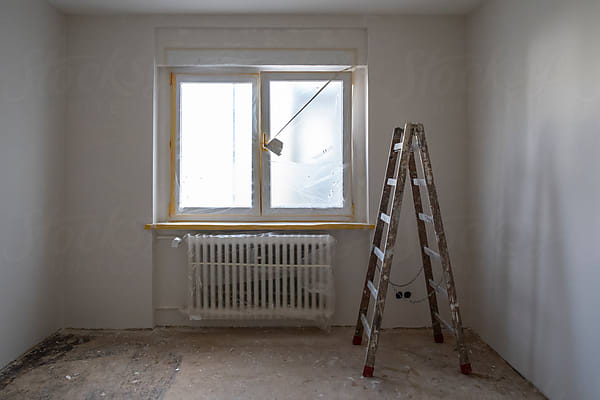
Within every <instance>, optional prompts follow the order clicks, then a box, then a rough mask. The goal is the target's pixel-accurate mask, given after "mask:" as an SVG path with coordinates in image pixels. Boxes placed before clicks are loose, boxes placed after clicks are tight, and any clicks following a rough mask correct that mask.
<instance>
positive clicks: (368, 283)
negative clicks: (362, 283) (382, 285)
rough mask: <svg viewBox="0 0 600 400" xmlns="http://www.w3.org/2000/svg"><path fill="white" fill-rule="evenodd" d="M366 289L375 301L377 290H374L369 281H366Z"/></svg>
mask: <svg viewBox="0 0 600 400" xmlns="http://www.w3.org/2000/svg"><path fill="white" fill-rule="evenodd" d="M367 287H368V288H369V290H370V291H371V295H372V296H373V299H375V300H377V293H378V292H379V291H378V290H377V289H375V285H373V282H371V281H370V280H369V281H367Z"/></svg>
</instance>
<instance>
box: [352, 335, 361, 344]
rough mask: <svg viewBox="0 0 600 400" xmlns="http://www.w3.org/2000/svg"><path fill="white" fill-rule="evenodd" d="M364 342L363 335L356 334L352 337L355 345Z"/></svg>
mask: <svg viewBox="0 0 600 400" xmlns="http://www.w3.org/2000/svg"><path fill="white" fill-rule="evenodd" d="M361 343H362V336H354V338H353V339H352V344H353V345H355V346H359V345H360V344H361Z"/></svg>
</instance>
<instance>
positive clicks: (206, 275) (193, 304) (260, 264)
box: [186, 234, 334, 321]
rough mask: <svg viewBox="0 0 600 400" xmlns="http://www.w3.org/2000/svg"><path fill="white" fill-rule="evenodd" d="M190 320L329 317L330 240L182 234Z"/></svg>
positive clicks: (331, 307) (331, 292)
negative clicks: (186, 250) (184, 247)
mask: <svg viewBox="0 0 600 400" xmlns="http://www.w3.org/2000/svg"><path fill="white" fill-rule="evenodd" d="M187 244H188V273H189V275H188V276H189V279H188V284H189V291H188V299H187V303H188V304H187V310H186V311H187V314H188V315H189V316H190V318H191V319H240V320H242V319H302V320H316V321H322V320H325V319H329V318H330V317H331V316H332V315H333V312H334V285H333V269H332V259H333V252H334V239H333V237H331V236H330V235H277V234H263V235H200V234H199V235H188V236H187Z"/></svg>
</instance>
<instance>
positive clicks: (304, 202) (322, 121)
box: [269, 80, 344, 208]
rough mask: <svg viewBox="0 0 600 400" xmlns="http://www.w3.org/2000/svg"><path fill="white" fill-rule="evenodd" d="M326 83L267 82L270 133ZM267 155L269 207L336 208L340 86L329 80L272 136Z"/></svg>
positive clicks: (338, 201) (340, 182)
mask: <svg viewBox="0 0 600 400" xmlns="http://www.w3.org/2000/svg"><path fill="white" fill-rule="evenodd" d="M326 83H327V80H314V81H308V80H298V81H271V82H270V83H269V97H270V105H269V111H270V131H271V134H272V135H275V134H276V133H277V132H278V131H279V130H280V129H281V128H282V127H283V126H284V125H285V124H286V123H287V122H288V121H289V120H290V118H292V116H293V115H294V114H296V112H298V110H299V109H300V108H302V106H304V105H305V104H306V102H308V101H309V100H310V98H311V97H312V96H314V94H315V93H317V92H318V91H319V89H321V88H322V87H323V85H325V84H326ZM277 138H278V139H280V140H281V141H282V142H283V143H284V146H283V151H282V154H281V156H276V155H273V154H271V155H270V181H271V187H270V194H271V207H272V208H342V207H343V206H344V198H343V170H344V161H343V160H344V159H343V156H344V154H343V82H342V81H332V82H331V83H330V84H329V85H328V86H327V87H326V88H325V90H323V91H322V92H321V93H320V94H319V95H318V96H317V97H316V98H315V99H314V100H313V101H312V102H311V103H310V104H309V105H308V107H307V108H305V109H304V110H303V111H302V112H301V113H300V115H298V116H297V117H296V119H294V121H293V122H292V123H291V124H290V125H288V126H287V127H286V128H285V130H284V131H283V132H282V133H281V134H280V135H279V136H278V137H277Z"/></svg>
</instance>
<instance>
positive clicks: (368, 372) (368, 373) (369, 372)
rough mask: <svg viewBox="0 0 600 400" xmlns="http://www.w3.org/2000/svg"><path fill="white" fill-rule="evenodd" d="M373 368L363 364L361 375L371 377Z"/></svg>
mask: <svg viewBox="0 0 600 400" xmlns="http://www.w3.org/2000/svg"><path fill="white" fill-rule="evenodd" d="M374 369H375V368H374V367H369V366H367V365H365V369H363V376H364V377H365V378H371V377H372V376H373V370H374Z"/></svg>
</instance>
